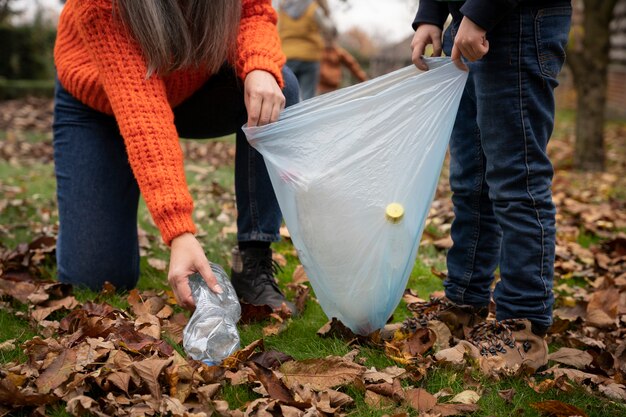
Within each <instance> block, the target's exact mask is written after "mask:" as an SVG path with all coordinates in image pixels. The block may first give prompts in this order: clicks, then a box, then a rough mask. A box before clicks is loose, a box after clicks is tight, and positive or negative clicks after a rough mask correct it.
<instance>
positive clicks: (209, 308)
mask: <svg viewBox="0 0 626 417" xmlns="http://www.w3.org/2000/svg"><path fill="white" fill-rule="evenodd" d="M211 270H212V271H213V273H214V274H215V277H216V278H217V282H218V283H219V285H220V286H221V287H222V290H223V292H222V294H216V293H214V292H213V291H211V290H210V289H209V287H208V286H207V284H206V282H205V281H204V279H203V278H202V276H201V275H200V274H197V273H196V274H193V275H192V276H190V277H189V286H190V287H191V293H192V295H193V299H194V301H195V303H196V310H195V311H194V313H193V314H192V316H191V319H190V320H189V322H188V323H187V325H186V326H185V328H184V330H183V347H184V348H185V351H186V352H187V354H188V355H189V356H191V358H193V359H195V360H200V361H203V362H204V363H206V364H207V365H217V364H219V363H220V362H221V361H222V360H223V359H225V358H227V357H228V356H229V355H230V354H231V353H233V352H234V351H236V350H237V349H239V342H240V340H239V332H238V331H237V322H238V321H239V318H240V317H241V306H240V305H239V299H238V298H237V294H236V293H235V289H234V288H233V285H232V284H231V282H230V279H229V278H228V275H227V274H226V272H225V271H224V269H223V268H222V267H221V266H219V265H217V264H213V263H212V264H211Z"/></svg>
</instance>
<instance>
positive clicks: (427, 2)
mask: <svg viewBox="0 0 626 417" xmlns="http://www.w3.org/2000/svg"><path fill="white" fill-rule="evenodd" d="M447 18H448V6H447V5H446V3H444V2H439V1H435V0H421V1H420V5H419V9H418V10H417V15H416V16H415V20H414V21H413V29H415V36H413V40H412V41H411V50H412V51H413V52H412V54H411V60H412V61H413V63H414V64H415V66H416V67H417V68H419V69H421V70H422V71H426V70H428V66H427V65H426V63H424V60H423V59H422V55H424V51H425V50H426V46H427V45H431V44H432V46H433V54H432V55H433V56H440V55H441V33H442V28H443V24H444V23H445V21H446V19H447Z"/></svg>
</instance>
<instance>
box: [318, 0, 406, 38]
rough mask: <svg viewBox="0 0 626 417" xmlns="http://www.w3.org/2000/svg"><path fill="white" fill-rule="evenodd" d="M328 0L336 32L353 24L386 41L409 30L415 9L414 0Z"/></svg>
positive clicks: (399, 36)
mask: <svg viewBox="0 0 626 417" xmlns="http://www.w3.org/2000/svg"><path fill="white" fill-rule="evenodd" d="M348 3H349V5H346V4H345V3H343V2H342V1H340V0H328V4H329V5H330V7H331V9H332V13H333V19H334V20H335V23H336V25H337V27H338V29H339V32H343V31H346V30H347V29H350V28H351V27H353V26H357V27H359V28H360V29H362V30H364V31H365V32H366V33H367V34H369V35H370V36H372V37H377V38H379V39H381V40H382V39H384V40H385V41H386V42H388V43H395V42H399V41H401V40H403V39H405V38H406V37H408V36H410V35H411V34H412V33H413V29H412V28H411V23H412V22H413V19H414V17H415V13H416V12H417V6H416V4H417V2H416V1H414V0H349V2H348Z"/></svg>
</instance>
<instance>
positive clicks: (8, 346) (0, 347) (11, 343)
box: [0, 339, 16, 352]
mask: <svg viewBox="0 0 626 417" xmlns="http://www.w3.org/2000/svg"><path fill="white" fill-rule="evenodd" d="M15 341H16V340H15V339H9V340H5V341H4V342H2V343H0V352H10V351H12V350H13V349H15Z"/></svg>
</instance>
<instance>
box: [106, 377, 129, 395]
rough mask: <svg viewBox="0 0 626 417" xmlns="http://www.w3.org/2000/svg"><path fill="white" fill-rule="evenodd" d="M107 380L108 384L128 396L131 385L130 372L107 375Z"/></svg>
mask: <svg viewBox="0 0 626 417" xmlns="http://www.w3.org/2000/svg"><path fill="white" fill-rule="evenodd" d="M105 378H106V381H107V382H109V383H111V384H113V385H115V386H116V387H117V388H119V389H120V390H122V391H124V392H125V393H126V394H128V384H129V383H130V374H129V373H128V372H122V371H114V372H111V373H109V374H107V375H106V377H105Z"/></svg>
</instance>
